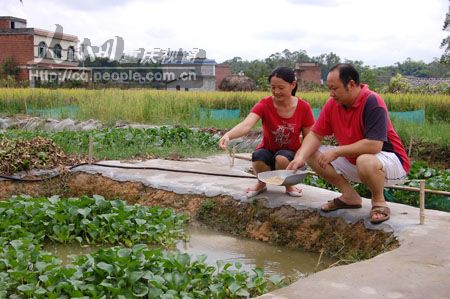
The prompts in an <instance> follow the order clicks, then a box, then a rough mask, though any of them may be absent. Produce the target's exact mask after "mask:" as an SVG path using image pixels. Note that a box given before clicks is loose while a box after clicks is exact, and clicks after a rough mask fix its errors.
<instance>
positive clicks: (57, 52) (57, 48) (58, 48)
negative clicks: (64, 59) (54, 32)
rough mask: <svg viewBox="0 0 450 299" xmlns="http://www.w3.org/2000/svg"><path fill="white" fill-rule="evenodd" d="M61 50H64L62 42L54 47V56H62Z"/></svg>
mask: <svg viewBox="0 0 450 299" xmlns="http://www.w3.org/2000/svg"><path fill="white" fill-rule="evenodd" d="M61 52H62V48H61V46H60V44H56V45H55V46H54V47H53V58H61Z"/></svg>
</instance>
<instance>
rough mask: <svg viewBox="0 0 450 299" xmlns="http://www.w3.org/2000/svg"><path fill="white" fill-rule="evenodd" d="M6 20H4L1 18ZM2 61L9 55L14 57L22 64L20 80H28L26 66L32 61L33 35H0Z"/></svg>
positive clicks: (0, 56) (0, 60) (0, 59)
mask: <svg viewBox="0 0 450 299" xmlns="http://www.w3.org/2000/svg"><path fill="white" fill-rule="evenodd" d="M1 21H4V20H1ZM0 49H1V51H0V62H3V61H4V60H5V59H6V58H7V57H13V58H14V60H15V61H16V62H17V64H18V65H19V66H21V69H20V73H19V76H18V79H19V80H28V72H27V69H26V68H25V66H26V65H27V64H28V63H30V62H32V61H33V59H34V55H33V36H32V35H30V34H5V35H3V34H2V35H0Z"/></svg>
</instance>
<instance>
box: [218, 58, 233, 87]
mask: <svg viewBox="0 0 450 299" xmlns="http://www.w3.org/2000/svg"><path fill="white" fill-rule="evenodd" d="M228 76H231V69H230V66H229V65H226V64H217V65H216V90H219V85H220V82H222V80H223V79H224V78H225V77H228Z"/></svg>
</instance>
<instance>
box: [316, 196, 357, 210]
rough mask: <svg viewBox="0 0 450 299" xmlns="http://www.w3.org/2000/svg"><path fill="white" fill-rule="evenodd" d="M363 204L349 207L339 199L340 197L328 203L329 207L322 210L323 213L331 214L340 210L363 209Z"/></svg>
mask: <svg viewBox="0 0 450 299" xmlns="http://www.w3.org/2000/svg"><path fill="white" fill-rule="evenodd" d="M361 207H362V206H361V204H352V205H349V204H347V203H345V202H343V201H342V200H340V199H339V197H336V198H334V199H333V200H329V201H328V207H326V208H324V207H323V206H322V207H321V208H320V209H321V210H322V211H323V212H331V211H336V210H340V209H359V208H361Z"/></svg>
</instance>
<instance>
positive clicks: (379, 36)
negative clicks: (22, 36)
mask: <svg viewBox="0 0 450 299" xmlns="http://www.w3.org/2000/svg"><path fill="white" fill-rule="evenodd" d="M23 2H24V4H23V5H22V4H21V3H20V1H19V0H17V1H11V0H0V5H1V6H2V8H3V9H2V14H3V15H12V16H17V17H23V18H26V19H27V20H28V25H29V26H30V27H37V28H42V29H47V30H53V29H54V28H55V26H54V24H55V23H58V24H61V25H63V27H64V31H65V32H67V33H70V34H75V35H77V36H78V37H79V38H80V40H82V39H83V38H90V39H91V41H92V43H93V44H95V45H100V44H102V43H103V42H104V41H106V40H107V39H110V38H113V37H114V36H121V37H123V39H124V41H125V49H126V50H133V49H138V48H145V49H146V50H151V49H153V48H163V49H167V48H171V49H179V48H183V49H185V50H191V49H193V48H202V49H205V50H206V53H207V56H208V58H214V59H216V60H217V61H218V62H221V61H223V60H226V59H230V58H233V57H235V56H240V57H242V58H243V59H248V60H253V59H263V58H266V57H268V56H269V55H270V54H273V53H275V52H280V51H282V50H284V49H289V50H290V51H297V50H305V51H307V53H308V55H310V56H316V55H319V54H322V53H329V52H334V53H336V54H338V55H339V56H340V57H341V58H343V59H344V58H347V59H352V60H362V61H363V62H365V63H366V64H369V65H377V66H383V65H391V64H393V63H395V62H398V61H404V60H405V59H406V58H408V57H411V58H412V59H414V60H423V61H425V62H430V61H431V60H432V59H433V58H434V57H439V56H440V55H441V53H442V49H440V48H439V45H440V42H441V40H442V38H444V37H445V36H446V35H445V32H443V31H442V25H443V22H444V17H445V13H446V12H447V11H448V1H447V0H428V1H422V0H377V1H372V0H359V1H358V0H315V1H313V0H281V1H271V0H247V1H242V0H228V1H221V2H218V1H214V2H211V1H205V0H190V1H182V0H165V1H163V0H152V1H144V0H133V1H130V0H128V1H127V0H113V1H106V0H101V1H92V0H80V1H56V0H47V1H43V0H23Z"/></svg>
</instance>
